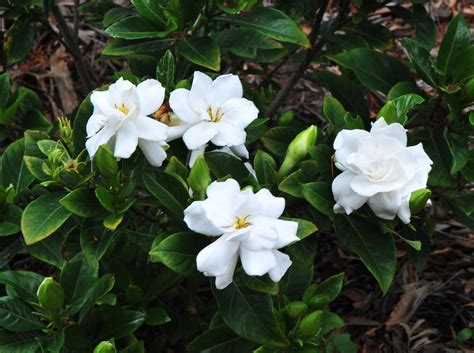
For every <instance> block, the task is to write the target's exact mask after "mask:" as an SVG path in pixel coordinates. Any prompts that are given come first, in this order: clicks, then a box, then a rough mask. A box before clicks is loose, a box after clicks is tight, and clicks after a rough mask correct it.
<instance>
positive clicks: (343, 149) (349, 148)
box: [334, 129, 370, 171]
mask: <svg viewBox="0 0 474 353" xmlns="http://www.w3.org/2000/svg"><path fill="white" fill-rule="evenodd" d="M367 138H370V134H369V133H368V132H367V131H365V130H360V129H354V130H341V131H340V132H339V133H338V134H337V136H336V139H335V140H334V149H335V150H336V153H335V156H336V163H335V165H336V167H337V168H338V169H340V170H343V171H344V170H346V169H350V166H348V165H347V164H346V160H347V157H348V156H349V155H350V154H351V153H357V151H358V149H359V146H360V144H361V142H363V141H365V140H366V139H367Z"/></svg>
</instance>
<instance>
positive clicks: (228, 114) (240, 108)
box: [221, 98, 258, 128]
mask: <svg viewBox="0 0 474 353" xmlns="http://www.w3.org/2000/svg"><path fill="white" fill-rule="evenodd" d="M221 109H222V113H223V115H222V120H225V121H230V122H232V123H234V124H236V125H238V126H240V127H242V128H246V127H247V126H248V125H249V124H250V123H251V122H252V121H254V120H255V119H257V118H258V109H257V107H256V106H255V104H254V103H253V102H252V101H249V100H248V99H245V98H231V99H229V100H227V101H226V102H225V103H223V104H222V106H221Z"/></svg>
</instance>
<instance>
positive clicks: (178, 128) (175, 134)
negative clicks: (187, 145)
mask: <svg viewBox="0 0 474 353" xmlns="http://www.w3.org/2000/svg"><path fill="white" fill-rule="evenodd" d="M191 126H192V125H191V124H186V123H184V124H180V125H174V126H169V128H168V138H167V139H166V141H168V142H171V141H174V140H176V139H179V138H180V137H183V135H184V133H185V132H186V131H187V130H188V129H189V128H190V127H191Z"/></svg>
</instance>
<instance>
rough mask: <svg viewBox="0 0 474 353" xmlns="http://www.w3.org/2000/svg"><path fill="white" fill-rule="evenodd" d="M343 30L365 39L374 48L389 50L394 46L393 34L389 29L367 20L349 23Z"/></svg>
mask: <svg viewBox="0 0 474 353" xmlns="http://www.w3.org/2000/svg"><path fill="white" fill-rule="evenodd" d="M342 29H343V31H344V32H345V33H348V34H352V35H357V36H359V37H361V38H363V39H364V40H365V41H366V42H367V43H368V44H369V45H370V46H371V47H373V48H377V49H389V48H392V47H393V44H394V43H393V34H392V32H391V31H390V30H389V29H388V28H387V27H385V26H384V25H382V24H375V23H372V22H370V21H369V20H367V19H365V20H364V21H362V22H359V23H354V22H353V21H349V23H347V24H346V25H344V26H343V27H342Z"/></svg>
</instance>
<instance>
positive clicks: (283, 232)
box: [252, 217, 300, 249]
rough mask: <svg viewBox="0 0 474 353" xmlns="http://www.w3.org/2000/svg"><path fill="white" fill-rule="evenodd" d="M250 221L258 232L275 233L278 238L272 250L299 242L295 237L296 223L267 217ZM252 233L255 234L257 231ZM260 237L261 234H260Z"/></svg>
mask: <svg viewBox="0 0 474 353" xmlns="http://www.w3.org/2000/svg"><path fill="white" fill-rule="evenodd" d="M252 221H253V222H254V227H255V228H257V229H258V230H263V231H276V233H277V235H278V238H277V239H276V240H275V242H274V245H273V249H280V248H282V247H284V246H287V245H289V244H292V243H294V242H297V241H299V240H300V238H298V236H297V235H296V233H297V231H298V222H294V221H287V220H283V219H274V218H269V217H255V218H252ZM257 226H258V227H257ZM254 232H255V233H256V232H257V231H254ZM260 235H263V234H262V233H260Z"/></svg>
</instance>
